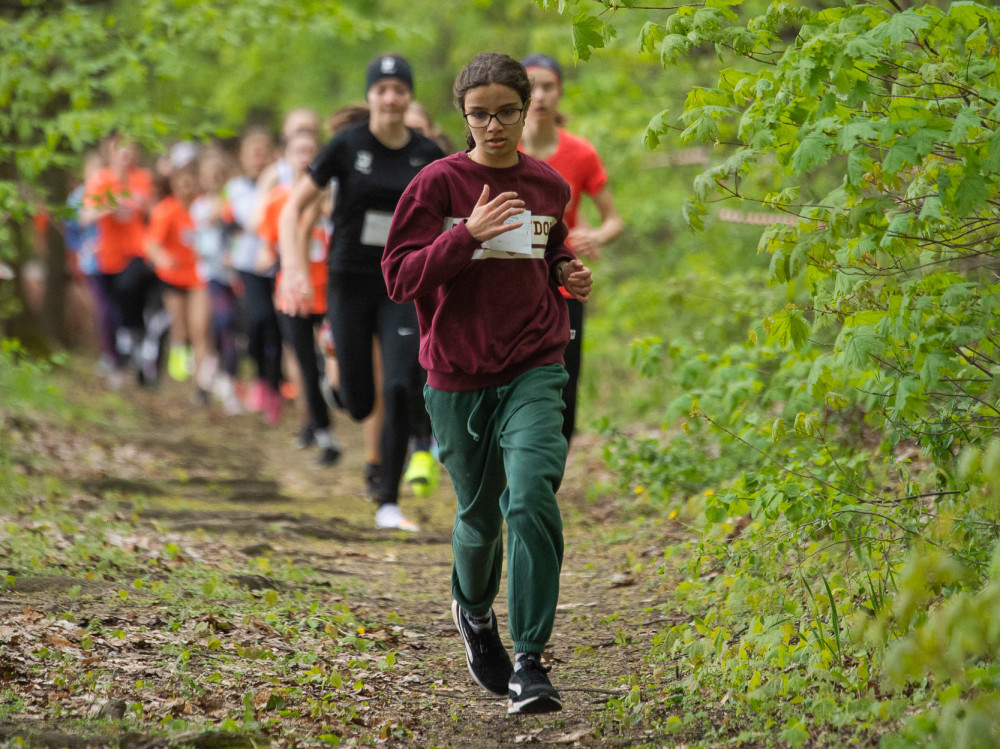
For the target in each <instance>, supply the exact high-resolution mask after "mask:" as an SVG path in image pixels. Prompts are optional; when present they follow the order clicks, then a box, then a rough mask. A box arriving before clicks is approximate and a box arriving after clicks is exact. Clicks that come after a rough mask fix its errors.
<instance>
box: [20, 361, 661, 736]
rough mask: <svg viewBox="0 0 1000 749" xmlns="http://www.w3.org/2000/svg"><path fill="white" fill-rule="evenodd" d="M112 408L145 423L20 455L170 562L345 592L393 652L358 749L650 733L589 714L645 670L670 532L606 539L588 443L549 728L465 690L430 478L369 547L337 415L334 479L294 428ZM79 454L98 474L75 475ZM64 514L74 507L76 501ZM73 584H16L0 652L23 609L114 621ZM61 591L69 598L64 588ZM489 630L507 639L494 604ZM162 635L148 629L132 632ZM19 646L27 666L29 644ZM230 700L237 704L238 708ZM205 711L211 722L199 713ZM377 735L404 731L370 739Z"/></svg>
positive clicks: (577, 477) (605, 502)
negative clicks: (300, 446)
mask: <svg viewBox="0 0 1000 749" xmlns="http://www.w3.org/2000/svg"><path fill="white" fill-rule="evenodd" d="M75 387H79V388H80V391H79V392H78V393H76V394H75V395H71V397H82V396H81V394H82V393H84V392H86V390H87V389H88V388H92V387H98V385H97V383H95V382H92V381H91V382H87V381H86V378H84V381H83V382H80V383H78V384H77V386H75ZM126 396H127V397H128V398H129V399H130V400H131V401H133V403H134V404H135V405H136V406H137V407H138V409H139V410H140V411H141V412H143V413H144V414H145V416H144V417H143V418H142V419H141V420H140V423H139V424H138V425H133V426H129V427H121V426H110V427H109V429H108V431H107V432H104V433H101V434H96V435H95V434H88V435H77V436H76V437H74V438H73V439H71V440H69V441H68V444H64V445H61V446H59V447H58V449H57V448H56V446H54V445H49V444H47V443H46V438H45V437H44V431H41V432H39V434H41V435H42V436H37V435H36V436H35V437H34V438H33V439H35V440H36V441H37V443H38V444H37V445H34V448H35V449H37V450H39V451H42V452H49V451H51V452H52V453H54V454H56V455H59V454H64V455H68V456H69V457H68V459H67V460H66V461H65V463H64V464H63V467H64V469H65V473H64V474H63V475H60V479H62V480H64V481H67V482H72V483H74V484H75V485H76V486H77V487H78V488H79V491H80V492H81V494H82V496H84V497H89V498H91V499H90V501H91V502H92V503H99V502H107V503H109V504H111V505H114V506H115V507H116V509H117V511H118V515H119V516H121V515H122V514H123V513H128V511H129V508H130V507H131V508H133V509H134V510H135V511H136V515H135V516H134V519H135V521H136V533H137V534H139V536H140V537H141V534H143V533H146V534H149V535H150V536H151V537H155V536H157V534H160V535H162V534H163V533H164V532H166V533H168V534H169V537H170V538H171V539H172V540H173V543H174V545H175V547H179V548H191V549H197V550H198V551H197V552H191V553H192V554H195V553H197V554H201V555H202V556H203V557H205V556H206V555H211V554H213V553H214V554H220V555H221V554H222V553H223V551H225V553H227V554H233V555H237V556H239V555H241V554H242V555H243V556H244V557H248V558H253V557H256V556H259V555H262V554H267V555H269V556H270V557H271V558H275V559H277V558H286V559H289V560H291V562H292V563H294V564H297V565H301V566H302V567H303V568H308V569H310V570H313V571H314V572H315V573H316V575H317V576H318V577H319V579H320V583H321V584H323V585H325V584H328V585H329V586H330V587H331V588H335V589H337V590H346V591H347V592H346V594H345V595H344V596H343V598H344V601H345V603H346V604H347V605H349V606H350V609H351V611H352V612H353V613H354V614H355V615H356V616H358V617H359V618H362V619H366V620H370V621H376V622H386V621H393V622H401V624H400V625H399V626H398V627H397V628H396V629H395V634H393V635H392V648H393V650H394V651H395V652H396V653H397V656H396V663H395V665H394V667H393V668H392V669H391V670H390V671H388V672H387V673H386V674H378V673H374V674H372V675H371V676H370V678H369V679H368V680H367V682H366V683H367V687H366V689H365V694H364V695H363V696H364V700H363V702H364V704H363V709H362V710H361V712H360V714H359V716H358V725H363V726H367V727H368V728H369V729H372V730H370V731H369V732H368V733H364V732H361V733H359V734H357V736H368V737H371V736H375V737H376V738H375V739H373V740H372V745H379V746H416V747H432V746H436V747H509V746H519V745H521V744H525V743H527V744H532V745H536V746H577V747H597V746H601V747H606V746H635V745H640V744H643V743H644V742H646V741H649V740H650V739H652V738H653V734H652V733H651V732H650V733H647V732H644V731H643V730H642V729H640V728H634V727H628V726H626V725H623V724H621V723H620V722H617V721H615V720H614V719H613V717H611V715H610V714H609V713H607V712H606V711H605V704H606V702H607V701H608V699H609V698H612V697H617V698H623V697H624V696H625V695H626V694H627V692H628V687H627V686H623V685H622V684H621V683H620V679H619V677H621V676H628V675H630V674H635V673H638V672H640V671H641V670H643V669H646V668H648V666H646V665H644V664H643V662H642V657H643V654H644V652H646V651H647V650H648V647H649V643H650V641H651V638H652V637H653V635H654V634H655V633H656V631H657V630H659V629H662V628H663V626H664V625H663V623H662V621H659V620H658V619H657V614H656V613H649V612H648V611H647V610H646V609H647V607H649V606H651V605H653V604H655V603H657V602H660V601H662V600H663V599H664V598H665V597H666V595H667V593H666V591H665V589H664V582H665V579H664V577H663V576H661V575H658V574H656V571H655V566H656V565H649V564H648V563H649V562H650V560H651V559H652V558H653V557H656V556H658V555H660V554H662V552H663V550H664V548H666V547H667V546H668V545H670V544H671V543H673V542H675V541H676V534H677V533H678V531H677V530H676V529H675V528H662V527H654V526H653V524H652V523H649V524H647V525H644V526H639V527H636V526H635V524H634V523H633V524H626V523H624V522H620V521H619V519H618V514H619V511H620V508H619V507H618V506H617V504H616V502H615V501H614V500H613V499H609V498H603V499H599V500H598V499H593V498H588V487H589V486H590V485H591V484H592V483H593V481H594V480H595V479H599V478H601V477H602V476H603V475H604V471H605V469H604V467H603V464H602V463H601V461H600V458H599V455H600V446H599V444H598V443H597V440H596V439H595V438H592V437H587V436H583V437H581V438H580V439H579V440H578V441H577V443H576V445H575V446H574V450H573V452H572V455H571V459H570V464H569V466H568V469H567V474H566V479H565V483H564V486H563V488H562V490H561V492H560V495H559V496H560V501H561V506H562V508H563V513H564V525H565V535H566V558H565V562H564V567H563V573H562V578H561V584H562V591H561V594H560V603H559V609H558V612H559V613H558V616H557V619H556V624H555V631H554V634H553V637H552V641H551V645H550V648H551V649H550V653H549V658H550V664H551V665H552V666H553V669H552V674H551V676H552V680H553V683H554V684H555V685H556V686H557V687H558V688H559V689H560V691H561V693H562V696H563V699H564V703H565V709H564V710H563V711H562V712H561V713H558V714H554V715H549V716H537V717H521V718H510V717H508V716H507V715H506V705H505V700H502V699H496V698H493V697H491V696H490V695H488V694H486V693H485V692H483V691H482V690H481V689H479V688H478V687H476V685H475V684H474V683H473V682H472V681H471V679H470V677H469V675H468V673H467V671H466V667H465V662H464V657H463V651H462V646H461V643H460V641H459V639H458V635H457V634H456V632H455V631H454V627H453V625H452V622H451V616H450V610H449V605H450V593H449V583H450V578H449V573H450V554H451V550H450V528H451V522H452V517H453V515H452V513H453V496H452V493H451V489H450V485H449V484H448V481H447V476H446V475H445V477H444V478H443V480H442V485H441V487H440V488H439V489H438V490H437V491H436V492H434V494H433V495H432V496H431V497H429V498H427V499H419V498H416V497H413V496H410V495H409V493H408V492H406V490H404V496H403V498H402V500H401V502H402V504H403V506H404V509H405V510H406V511H407V512H408V513H409V514H410V516H411V517H412V518H413V519H415V520H417V521H418V522H419V523H420V525H421V531H420V532H419V533H416V534H410V535H407V534H402V533H398V532H386V531H377V530H375V529H374V525H373V516H374V506H373V505H372V504H371V503H369V502H368V501H366V500H365V498H364V497H363V482H362V478H361V467H362V456H361V449H360V433H359V430H358V428H357V427H356V426H355V425H353V424H351V423H350V422H349V420H348V419H347V418H346V417H345V416H343V415H338V417H337V430H338V435H339V439H340V441H341V443H342V445H343V447H344V456H343V458H342V460H341V462H340V464H339V465H337V466H336V467H333V468H329V467H324V468H320V467H315V466H313V465H312V462H311V461H312V459H313V457H314V456H313V453H312V452H310V451H300V450H296V449H295V448H294V446H293V440H294V435H295V433H296V427H297V424H296V422H297V417H296V416H295V415H294V414H288V415H286V418H285V420H284V422H283V424H282V425H281V426H279V427H278V428H275V429H267V428H264V427H263V426H262V425H261V424H260V422H259V419H258V418H257V417H256V416H254V415H241V416H236V417H226V416H224V415H222V414H221V412H219V411H218V410H216V409H214V408H209V409H206V410H197V409H194V408H193V407H192V406H191V405H190V396H189V393H188V388H186V387H183V386H180V385H177V384H174V383H168V384H165V385H164V387H163V388H162V389H161V391H160V392H149V391H143V390H137V389H131V388H130V389H128V390H127V392H126ZM94 450H98V451H99V452H100V454H101V456H102V459H101V460H89V461H82V460H81V459H80V455H81V454H93V451H94ZM60 451H61V453H60ZM88 451H89V452H88ZM108 465H112V466H114V468H113V469H110V470H109V469H108V467H107V466H108ZM137 497H141V500H136V498H137ZM81 501H82V502H83V504H84V505H86V504H87V501H88V500H86V499H84V500H81ZM642 563H645V564H644V565H642V567H643V568H642V569H641V570H638V571H636V568H637V566H639V565H640V564H642ZM79 572H80V571H79V570H76V571H74V570H68V571H67V577H66V578H65V579H64V580H62V581H60V580H58V579H56V578H55V577H52V576H49V577H46V578H40V579H39V580H37V581H35V582H32V579H31V578H30V577H22V578H19V579H18V582H17V584H16V585H15V587H14V589H13V590H8V591H3V592H2V595H0V617H2V618H0V641H3V636H2V635H3V634H4V625H5V624H6V625H9V626H8V629H10V627H11V626H14V624H13V622H14V619H15V618H16V617H20V616H22V615H23V612H25V611H29V610H36V611H39V612H42V613H44V614H47V615H51V614H54V613H58V612H59V611H60V609H61V608H65V607H67V606H68V607H70V608H72V609H73V610H74V611H75V612H76V613H77V616H78V618H79V616H81V615H87V614H89V615H91V616H101V617H104V618H105V619H107V620H112V621H113V620H115V618H116V617H119V618H120V619H121V620H122V621H124V614H123V612H122V611H119V610H118V608H116V604H115V601H114V600H113V595H111V596H109V595H103V596H101V595H95V596H86V595H85V596H84V597H83V598H79V597H78V598H77V599H76V600H75V601H72V602H68V601H67V600H66V597H65V591H66V590H67V589H71V588H72V586H74V585H80V584H81V582H83V583H84V590H83V592H84V593H85V594H87V593H91V592H93V591H92V590H91V588H90V587H87V586H91V587H93V586H97V588H98V589H99V588H100V583H99V582H93V583H90V582H87V581H81V579H80V578H81V575H80V574H79ZM244 577H247V576H244ZM252 577H253V576H249V577H248V579H245V580H243V582H244V583H245V585H246V586H247V587H255V586H256V587H260V588H266V587H267V580H266V577H262V578H261V580H257V581H255V580H254V579H250V578H252ZM109 587H110V588H111V590H113V586H109ZM316 590H317V586H316V585H315V584H314V585H312V586H311V587H309V588H308V589H305V588H303V590H302V591H301V592H302V593H303V596H304V597H306V598H308V596H310V595H315V594H316ZM502 590H503V588H502ZM76 592H77V595H78V596H79V588H77V589H76ZM285 592H287V591H285ZM293 592H294V591H293ZM497 614H498V617H499V619H500V625H501V628H500V629H501V633H503V634H504V639H505V640H507V639H508V637H507V636H506V634H505V633H506V606H505V602H504V600H503V596H502V595H501V597H500V598H499V599H498V601H497ZM164 624H165V622H163V621H160V620H157V619H156V618H155V616H154V617H153V618H152V619H149V620H148V621H147V622H146V625H145V629H144V631H145V630H146V629H155V628H156V626H163V625H164ZM121 626H122V627H124V626H125V625H124V624H122V625H121ZM126 634H129V633H126ZM129 636H131V635H129ZM126 641H129V640H127V639H126ZM10 642H11V640H8V645H9V643H10ZM0 647H3V646H0ZM19 647H21V648H22V649H25V651H26V649H27V648H28V647H29V643H25V642H21V643H20V645H19ZM4 658H5V656H4V655H3V654H2V653H0V679H2V680H3V681H5V682H8V684H7V686H8V687H10V686H13V687H16V688H17V689H20V690H22V691H24V690H27V691H30V689H40V688H41V685H34V684H30V683H26V682H30V681H31V680H32V678H35V677H31V676H29V675H28V674H27V673H26V670H25V669H24V668H22V667H21V666H18V665H17V664H18V663H19V662H27V660H26V659H27V655H25V658H23V659H21V661H18V655H17V653H16V652H14V650H11V651H9V652H8V654H7V656H6V659H7V660H6V661H5V660H4ZM5 663H6V664H7V665H6V666H5ZM5 668H6V669H7V670H6V671H5V670H4V669H5ZM260 668H261V669H262V673H261V674H259V675H258V676H259V677H260V678H261V679H262V680H263V679H266V677H267V673H266V671H267V662H266V661H263V662H261V666H260ZM124 673H127V674H128V675H127V676H124V675H123V676H122V677H121V679H124V680H126V681H127V680H129V679H131V680H132V681H134V680H135V678H136V677H135V675H134V673H133V672H130V671H127V670H126V671H125V672H124ZM150 676H154V675H153V674H150ZM248 676H250V675H248ZM38 678H40V677H38ZM116 678H117V677H116ZM115 683H116V684H117V683H118V682H117V681H116V682H115ZM122 684H123V685H124V684H125V682H122ZM0 686H3V685H0ZM122 689H123V690H124V689H125V686H122ZM230 697H232V696H231V695H230V696H229V697H227V696H225V695H223V696H221V697H220V699H229V698H230ZM67 699H69V698H67ZM233 699H236V701H237V702H238V697H233ZM112 702H113V701H112ZM105 708H106V706H105ZM105 708H101V709H102V710H104V709H105ZM184 709H185V710H186V709H187V708H184ZM195 709H196V710H197V709H199V708H198V706H197V705H196V706H195ZM67 711H68V714H70V715H72V714H73V712H72V709H69V708H67ZM112 711H113V708H112ZM29 712H30V711H29ZM205 712H206V714H209V715H210V714H211V711H210V710H209V709H208V708H207V707H206V708H205ZM29 718H30V720H29ZM380 725H397V726H401V727H403V728H405V730H402V731H399V732H395V733H393V732H389V733H386V732H385V731H383V732H382V734H381V735H380V734H379V732H378V728H377V727H378V726H380ZM26 726H27V727H28V728H30V734H26V733H25V731H26V728H25V727H26ZM46 730H47V731H50V732H51V731H53V730H56V731H58V732H59V733H58V737H57V738H53V739H51V740H50V739H48V738H46V734H45V733H44V732H45V731H46ZM294 733H295V729H294V728H292V729H289V730H286V731H285V732H284V734H283V735H282V736H274V735H269V736H267V737H264V736H258V737H256V738H254V739H253V740H252V741H251V742H250V743H248V744H245V745H247V746H249V745H255V746H260V745H268V743H270V745H273V746H307V745H314V746H315V745H321V744H320V743H318V742H317V741H316V737H315V736H299V737H296V736H295V735H294ZM16 735H22V736H24V735H30V737H31V741H32V742H33V743H34V744H35V745H46V746H56V745H81V746H82V745H87V744H88V739H87V737H86V735H85V732H84V731H80V733H79V734H73V732H72V731H69V730H68V729H67V726H66V724H65V723H60V722H58V721H56V722H53V721H52V720H51V719H50V718H46V717H44V716H43V715H37V714H34V715H26V714H22V715H16V714H14V715H12V714H9V713H7V714H3V713H0V742H3V741H4V740H5V739H8V740H9V739H12V738H13V737H14V736H16ZM74 735H75V736H76V738H74ZM357 736H355V738H353V739H352V738H350V735H349V734H345V735H344V737H343V739H344V745H349V744H351V743H352V742H358V743H360V745H369V744H367V743H365V741H367V740H368V739H364V738H361V739H359V738H357ZM181 739H183V740H184V741H187V742H188V743H193V744H194V745H200V746H207V745H209V744H207V743H205V742H204V741H203V740H202V739H203V737H202V738H198V737H197V736H195V737H194V738H192V737H191V736H185V737H180V736H175V737H174V739H173V741H178V742H179V741H180V740H181ZM80 742H82V743H80ZM89 742H90V743H92V742H93V739H92V738H91V739H90V740H89ZM115 743H117V744H119V745H121V746H154V745H155V746H159V745H167V744H162V743H161V744H157V743H156V742H155V741H153V740H152V739H150V738H148V737H142V736H128V735H120V736H118V737H117V738H116V741H115ZM167 743H172V742H167Z"/></svg>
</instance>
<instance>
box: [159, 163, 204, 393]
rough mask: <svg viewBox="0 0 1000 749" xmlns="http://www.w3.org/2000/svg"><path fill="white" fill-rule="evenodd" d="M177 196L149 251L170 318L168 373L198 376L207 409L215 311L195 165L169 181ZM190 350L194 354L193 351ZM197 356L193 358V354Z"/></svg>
mask: <svg viewBox="0 0 1000 749" xmlns="http://www.w3.org/2000/svg"><path fill="white" fill-rule="evenodd" d="M170 187H171V189H172V190H173V194H172V195H169V196H167V197H166V198H164V199H163V200H161V201H160V202H159V203H157V204H156V206H155V207H154V208H153V213H152V215H151V217H150V223H149V235H148V237H147V242H146V248H147V252H148V254H149V257H150V259H151V260H152V261H153V265H154V267H155V268H156V275H157V276H159V278H160V280H161V281H162V282H163V284H164V288H163V304H164V306H165V307H166V308H167V313H168V314H169V315H170V358H169V362H168V365H167V371H168V372H169V373H170V376H171V377H173V378H174V379H175V380H179V381H183V380H186V379H188V377H190V376H191V375H194V376H195V384H196V386H197V396H198V402H199V403H201V404H202V405H206V404H207V403H208V390H209V388H210V387H211V385H212V378H213V376H214V374H215V373H214V372H210V371H207V370H208V368H207V367H206V366H205V363H206V361H207V359H208V353H209V339H210V331H211V325H212V317H211V315H212V308H211V304H210V302H209V296H208V286H207V284H206V283H205V280H204V278H203V277H202V275H201V273H200V271H199V269H198V253H197V251H196V249H195V236H194V235H195V230H194V222H193V221H192V220H191V213H190V210H189V209H190V207H191V203H192V202H194V199H195V198H196V197H197V196H198V193H199V186H198V168H197V165H196V164H194V163H192V164H189V165H187V166H185V167H182V168H180V169H177V170H175V171H174V172H173V174H171V176H170ZM189 347H190V348H189ZM192 352H193V353H192Z"/></svg>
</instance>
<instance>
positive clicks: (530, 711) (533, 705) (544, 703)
mask: <svg viewBox="0 0 1000 749" xmlns="http://www.w3.org/2000/svg"><path fill="white" fill-rule="evenodd" d="M560 710H562V702H560V701H559V698H558V697H551V696H545V695H539V696H538V697H533V698H531V699H529V700H525V701H524V702H514V701H512V700H508V701H507V715H539V714H541V713H557V712H559V711H560Z"/></svg>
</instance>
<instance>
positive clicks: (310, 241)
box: [259, 130, 340, 466]
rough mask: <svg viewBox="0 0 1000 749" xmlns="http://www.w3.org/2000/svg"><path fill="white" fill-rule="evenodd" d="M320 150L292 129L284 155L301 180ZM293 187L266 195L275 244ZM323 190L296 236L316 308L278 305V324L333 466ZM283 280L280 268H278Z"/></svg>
mask: <svg viewBox="0 0 1000 749" xmlns="http://www.w3.org/2000/svg"><path fill="white" fill-rule="evenodd" d="M317 151H319V141H318V140H317V139H316V136H315V134H313V133H312V132H310V131H308V130H300V131H298V132H296V133H293V134H292V135H291V136H290V137H289V139H288V142H287V144H286V145H285V152H284V154H283V158H284V160H285V162H286V163H287V164H288V165H289V167H291V170H292V176H293V178H294V179H298V178H299V177H301V176H302V175H303V174H305V171H306V167H307V166H308V165H309V162H310V161H312V159H313V158H314V157H315V156H316V152H317ZM289 190H291V187H289V186H288V185H276V186H275V187H273V188H271V190H270V191H269V192H268V193H267V195H265V196H264V210H263V217H262V219H261V222H260V229H259V232H260V237H261V239H263V240H264V242H265V243H266V244H268V245H271V246H272V247H277V245H278V216H279V215H280V213H281V209H282V207H283V206H284V204H285V201H286V200H287V199H288V193H289ZM323 198H324V195H323V194H322V193H321V194H320V195H319V196H318V197H317V200H316V201H315V203H314V204H313V205H311V206H310V207H309V208H307V209H306V211H305V212H304V214H303V220H302V222H301V226H300V227H297V236H296V238H295V241H296V242H297V243H303V244H306V245H307V248H306V253H307V256H308V258H309V273H310V281H311V283H312V287H313V293H312V307H311V309H310V310H309V311H308V312H305V313H303V312H302V311H301V310H299V311H298V312H297V313H296V314H286V313H285V311H284V309H283V308H282V307H281V305H280V304H279V305H278V324H279V325H280V326H281V336H282V338H283V339H284V340H285V341H286V342H288V343H289V344H290V345H291V347H292V350H293V351H294V352H295V360H296V362H297V363H298V370H299V380H300V388H301V391H302V394H303V395H304V397H305V404H306V412H307V413H306V415H307V424H306V430H308V433H309V434H310V435H311V436H312V439H313V440H314V441H315V444H316V445H318V446H319V456H318V457H317V459H316V464H317V465H321V466H332V465H334V464H336V463H337V461H338V460H340V447H339V446H338V445H337V443H336V441H335V440H334V436H333V423H332V422H331V420H330V409H329V407H328V406H327V403H326V400H325V399H324V398H323V392H322V391H321V390H320V368H319V358H318V356H317V341H316V336H317V333H318V332H319V327H320V323H321V322H322V321H323V315H324V314H325V313H326V241H327V239H326V234H325V232H324V231H323V229H322V227H321V225H320V211H321V210H322V208H323V205H322V204H323V203H324V202H325V201H324V200H323ZM278 283H279V284H280V283H281V271H278Z"/></svg>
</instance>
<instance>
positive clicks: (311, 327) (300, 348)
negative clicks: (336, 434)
mask: <svg viewBox="0 0 1000 749" xmlns="http://www.w3.org/2000/svg"><path fill="white" fill-rule="evenodd" d="M322 320H323V316H322V315H312V316H310V317H293V316H291V315H286V314H285V313H283V312H279V313H278V324H279V325H280V326H281V335H282V338H284V340H285V341H287V342H288V343H289V344H290V345H291V347H292V349H293V350H294V351H295V359H296V361H297V362H298V363H299V371H300V373H301V375H302V392H303V393H304V394H305V396H306V406H307V407H308V409H309V426H311V427H312V428H313V429H316V430H319V429H329V428H330V410H329V408H327V405H326V401H325V400H324V399H323V392H322V391H321V390H320V387H319V357H318V356H317V355H316V338H315V334H316V328H317V327H319V324H320V322H321V321H322Z"/></svg>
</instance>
